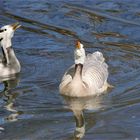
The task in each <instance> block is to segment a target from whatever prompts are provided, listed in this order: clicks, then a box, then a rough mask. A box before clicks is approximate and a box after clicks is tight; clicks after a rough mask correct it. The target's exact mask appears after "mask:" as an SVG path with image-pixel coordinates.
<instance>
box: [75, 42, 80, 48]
mask: <svg viewBox="0 0 140 140" xmlns="http://www.w3.org/2000/svg"><path fill="white" fill-rule="evenodd" d="M80 47H81V43H80V41H77V42H76V48H77V49H80Z"/></svg>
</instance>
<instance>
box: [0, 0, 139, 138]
mask: <svg viewBox="0 0 140 140" xmlns="http://www.w3.org/2000/svg"><path fill="white" fill-rule="evenodd" d="M139 7H140V1H139V0H135V1H132V0H123V1H122V0H84V1H83V0H77V1H76V0H47V1H46V0H40V1H38V0H26V1H25V0H1V1H0V26H3V25H6V24H11V23H14V22H17V21H18V22H20V24H21V25H22V28H21V29H19V30H17V31H16V33H15V37H14V38H13V48H14V49H15V51H16V54H17V57H18V59H19V60H20V62H21V65H22V71H21V73H20V75H18V76H17V77H15V78H14V77H13V78H12V79H11V80H9V81H4V82H3V83H1V84H0V91H1V93H0V129H1V131H0V140H73V139H75V138H74V131H75V128H76V121H75V119H74V115H73V111H82V110H83V111H84V118H85V134H83V135H84V136H83V138H82V139H83V140H139V139H140V9H139ZM77 39H80V40H81V41H82V43H83V44H84V45H85V49H86V52H94V51H96V50H99V51H101V52H102V53H103V54H104V56H105V58H106V61H107V63H108V65H109V73H110V75H109V82H110V83H111V84H112V85H113V86H114V88H113V89H112V90H111V91H108V94H106V95H104V96H102V97H97V98H90V99H89V98H86V99H67V98H63V97H61V96H60V94H59V90H58V86H59V83H60V80H61V77H62V75H63V73H64V71H65V70H66V69H67V68H68V67H69V66H70V65H72V64H73V50H74V45H75V40H77Z"/></svg>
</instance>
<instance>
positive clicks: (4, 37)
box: [0, 23, 21, 77]
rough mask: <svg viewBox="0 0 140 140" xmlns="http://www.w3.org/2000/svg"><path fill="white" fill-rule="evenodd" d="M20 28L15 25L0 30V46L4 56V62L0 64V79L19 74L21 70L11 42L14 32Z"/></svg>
mask: <svg viewBox="0 0 140 140" xmlns="http://www.w3.org/2000/svg"><path fill="white" fill-rule="evenodd" d="M20 26H21V25H19V23H15V24H11V25H6V26H3V27H2V28H0V45H1V48H2V52H3V56H4V60H3V61H1V62H0V77H4V76H9V75H11V74H15V73H19V72H20V70H21V66H20V63H19V61H18V59H17V57H16V55H15V52H14V50H13V48H12V42H11V39H12V37H13V35H14V32H15V30H16V29H17V28H19V27H20Z"/></svg>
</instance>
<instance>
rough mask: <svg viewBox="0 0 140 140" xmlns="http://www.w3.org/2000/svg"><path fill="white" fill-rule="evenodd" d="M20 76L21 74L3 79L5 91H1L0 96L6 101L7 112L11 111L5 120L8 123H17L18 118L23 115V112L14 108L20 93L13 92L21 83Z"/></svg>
mask: <svg viewBox="0 0 140 140" xmlns="http://www.w3.org/2000/svg"><path fill="white" fill-rule="evenodd" d="M19 79H20V75H19V74H14V75H11V76H10V77H6V78H5V79H3V82H2V83H3V85H4V89H3V91H1V93H0V95H1V98H2V97H3V98H4V99H3V100H4V101H5V105H4V107H5V109H6V110H7V111H10V112H11V114H10V115H9V116H7V117H6V118H5V120H6V121H10V122H11V121H16V120H17V116H18V115H20V114H21V111H17V110H16V109H15V108H14V101H15V99H16V97H17V96H18V94H19V93H16V92H15V93H13V92H12V91H11V90H12V89H14V88H15V87H16V86H17V85H18V83H19Z"/></svg>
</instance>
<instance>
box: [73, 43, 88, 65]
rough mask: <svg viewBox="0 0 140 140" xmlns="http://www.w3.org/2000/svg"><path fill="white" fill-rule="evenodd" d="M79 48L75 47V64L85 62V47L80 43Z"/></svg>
mask: <svg viewBox="0 0 140 140" xmlns="http://www.w3.org/2000/svg"><path fill="white" fill-rule="evenodd" d="M80 45H81V46H80V48H79V49H77V48H76V49H75V52H74V57H75V64H84V62H85V57H86V55H85V49H84V48H83V44H80Z"/></svg>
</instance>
